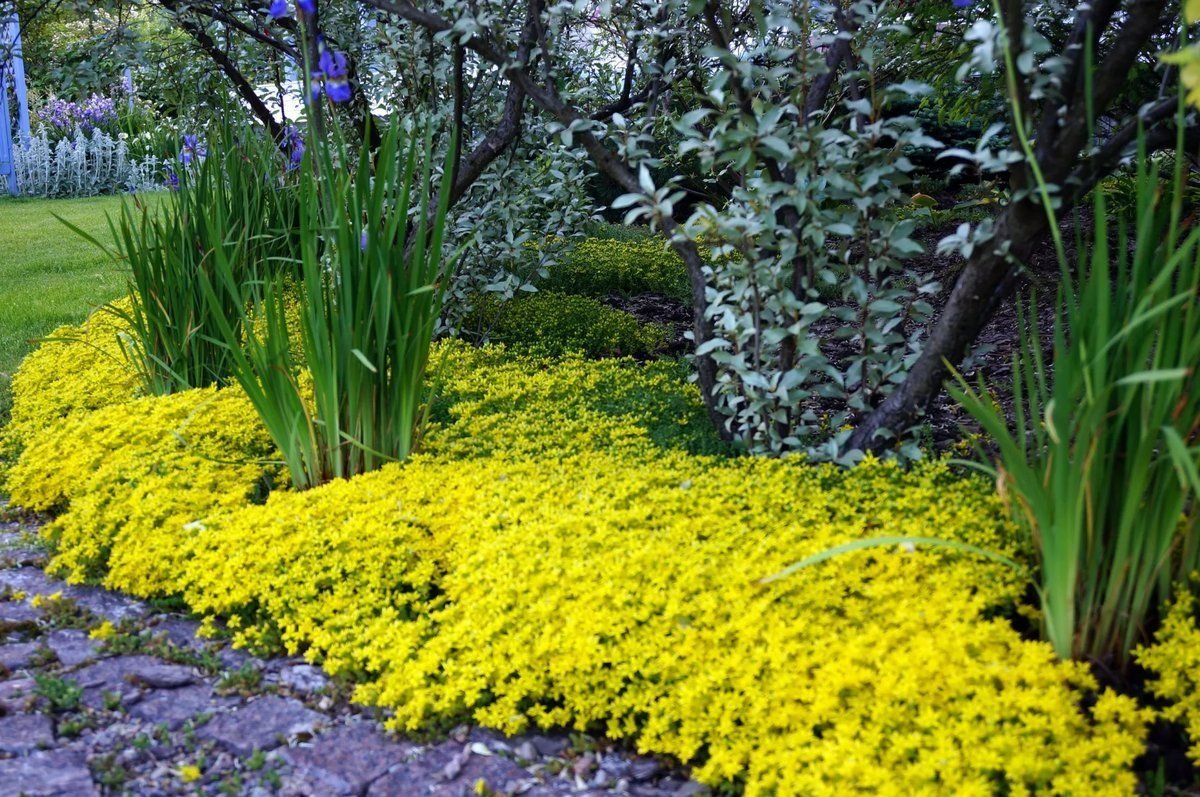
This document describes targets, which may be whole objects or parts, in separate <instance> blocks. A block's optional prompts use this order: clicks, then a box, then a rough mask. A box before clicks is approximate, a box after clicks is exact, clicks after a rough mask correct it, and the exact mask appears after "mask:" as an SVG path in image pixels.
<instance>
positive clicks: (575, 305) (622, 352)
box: [465, 291, 667, 357]
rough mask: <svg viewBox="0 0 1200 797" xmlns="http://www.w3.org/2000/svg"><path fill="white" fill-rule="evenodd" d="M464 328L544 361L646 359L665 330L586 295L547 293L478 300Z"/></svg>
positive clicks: (661, 344)
mask: <svg viewBox="0 0 1200 797" xmlns="http://www.w3.org/2000/svg"><path fill="white" fill-rule="evenodd" d="M465 328H466V329H467V330H469V331H471V332H472V333H473V334H474V335H476V336H477V337H481V338H487V339H488V340H491V341H494V342H496V343H504V344H507V345H508V346H511V347H513V348H516V349H520V350H522V351H527V352H530V353H533V354H540V355H546V356H557V355H561V354H566V353H567V352H580V353H582V354H584V355H585V356H587V357H620V356H629V357H648V356H650V355H652V354H654V353H656V352H659V351H661V350H662V349H663V347H664V346H665V345H666V342H667V330H666V329H665V328H663V327H662V326H660V325H658V324H643V323H640V322H639V321H638V320H637V319H636V318H634V317H633V316H631V315H630V314H629V313H626V312H623V311H621V310H616V309H614V308H612V307H607V306H605V305H603V304H601V303H600V302H598V301H596V300H595V299H591V298H588V297H586V296H574V295H569V294H563V293H555V292H553V291H542V292H539V293H532V294H524V295H520V296H517V297H516V298H514V299H511V300H509V301H507V302H501V301H500V300H499V299H496V298H493V297H491V296H485V297H482V298H481V299H480V300H479V302H478V303H477V304H476V307H475V311H474V312H473V313H472V314H471V315H470V316H468V318H467V320H466V323H465Z"/></svg>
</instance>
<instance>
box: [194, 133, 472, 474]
mask: <svg viewBox="0 0 1200 797" xmlns="http://www.w3.org/2000/svg"><path fill="white" fill-rule="evenodd" d="M431 130H432V128H426V132H425V133H424V134H423V135H422V134H418V133H407V134H406V133H403V132H402V131H401V127H400V125H399V124H397V123H394V124H392V126H391V128H390V130H389V131H388V133H387V135H386V136H385V137H384V139H383V141H382V143H381V145H380V147H379V148H378V149H377V150H375V151H372V150H371V149H370V148H368V147H362V149H361V151H360V153H359V155H358V158H357V160H356V161H355V159H353V158H351V157H350V156H349V154H348V148H347V146H346V144H345V142H344V141H343V140H342V139H340V138H339V139H338V140H337V144H336V145H330V144H328V143H326V142H324V141H323V140H322V139H320V138H319V137H315V136H314V137H313V140H312V141H311V142H310V146H309V147H308V149H307V150H306V152H305V155H304V161H303V163H302V164H301V177H300V188H299V199H300V254H301V258H300V259H301V269H300V271H301V281H300V285H299V287H298V289H297V290H295V291H293V290H290V289H289V286H288V283H287V281H286V280H285V279H284V278H283V277H281V276H278V275H270V274H268V275H265V277H264V278H263V279H261V280H258V281H256V282H255V283H254V288H253V290H252V294H253V296H252V301H251V306H250V307H241V309H240V312H239V313H235V314H233V315H232V316H229V315H225V314H224V308H226V307H227V306H230V305H231V304H238V303H239V301H240V297H241V289H242V285H243V283H242V282H241V278H240V276H239V272H238V261H237V260H236V259H235V258H233V257H230V256H228V253H225V252H218V253H217V256H216V257H215V258H214V269H213V272H212V274H211V276H210V277H206V278H205V281H204V283H203V290H204V297H205V300H206V301H207V303H208V306H209V312H210V313H212V314H213V316H214V317H215V318H216V319H217V323H218V326H219V327H220V335H219V337H218V338H216V339H215V342H219V344H220V345H221V346H222V347H223V348H224V349H225V351H226V352H228V354H229V357H230V360H231V362H232V366H233V367H232V371H233V376H234V378H235V379H236V380H237V382H238V383H239V384H240V385H241V386H242V388H243V389H244V390H245V392H246V394H247V395H248V396H249V398H250V401H251V402H252V403H253V405H254V407H255V409H256V410H257V411H258V413H259V415H260V417H261V418H262V421H263V424H264V425H265V426H266V428H267V430H268V432H269V433H270V435H271V438H272V440H273V441H274V442H275V444H276V446H278V448H279V450H280V451H281V452H282V455H283V459H284V461H285V463H286V464H287V466H288V469H289V471H290V473H291V478H292V481H293V483H294V484H295V486H296V487H297V488H300V489H305V488H309V487H313V486H316V485H319V484H322V483H324V482H327V481H329V480H331V479H338V478H346V477H349V476H352V475H354V474H357V473H362V472H365V471H369V470H373V469H375V468H378V467H379V466H381V465H382V464H384V463H386V462H392V461H396V460H402V459H404V458H406V457H407V456H408V455H409V453H410V452H411V451H412V450H413V449H414V447H415V445H416V442H417V438H418V433H419V427H420V421H421V414H422V407H423V406H424V400H425V394H424V377H425V365H426V361H427V359H428V355H429V346H430V343H431V341H432V339H433V333H434V327H435V325H436V323H437V319H438V315H439V313H440V312H441V308H442V297H443V294H444V292H445V290H446V287H447V283H448V281H449V279H450V277H451V275H450V272H449V262H450V261H448V260H447V259H446V258H445V257H444V256H443V253H442V249H443V244H444V242H445V228H446V224H445V220H446V210H447V205H448V202H449V181H450V179H451V176H452V169H451V168H450V165H451V164H452V162H453V161H452V160H450V158H452V156H453V150H454V147H453V145H452V146H451V147H450V154H449V155H448V156H447V160H446V161H445V163H444V167H443V169H442V177H441V181H440V189H439V191H438V193H437V195H436V197H435V196H434V194H433V187H432V172H433V161H434V157H433V155H432V151H433V150H432V147H433V136H432V133H431ZM428 209H432V212H427V210H428ZM239 307H240V305H239ZM227 319H232V320H227ZM294 329H298V333H297V334H295V335H294V334H293V332H292V330H294ZM296 337H298V340H296V339H295V338H296ZM243 338H244V340H243Z"/></svg>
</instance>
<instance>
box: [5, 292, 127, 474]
mask: <svg viewBox="0 0 1200 797" xmlns="http://www.w3.org/2000/svg"><path fill="white" fill-rule="evenodd" d="M126 334H127V329H126V328H125V326H124V325H123V324H122V323H121V321H120V320H119V319H118V318H117V317H116V316H114V315H113V314H112V313H109V312H107V311H105V310H103V309H101V310H98V311H96V312H95V313H93V314H92V315H91V317H89V318H88V320H87V321H85V322H84V323H83V324H81V325H79V326H64V327H59V328H58V329H56V330H54V331H53V332H51V333H50V334H49V335H47V336H46V341H45V342H44V343H43V344H42V345H41V346H39V347H38V348H37V349H36V350H34V351H33V353H31V354H30V355H29V356H28V357H26V358H25V359H24V361H22V363H21V366H20V367H19V368H18V369H17V372H16V374H14V375H13V383H12V391H13V407H12V420H11V421H10V422H9V424H8V425H7V426H5V427H4V428H3V429H0V483H2V477H3V471H4V468H5V466H6V464H11V462H13V461H15V460H16V458H17V457H18V456H19V455H20V453H21V450H22V449H23V448H24V446H25V443H26V441H28V440H29V438H30V437H32V436H33V435H34V434H36V433H37V432H39V431H41V430H42V429H45V428H47V427H49V426H50V425H52V424H54V423H57V422H58V421H60V420H62V419H63V418H67V417H69V416H71V415H73V414H76V413H79V412H86V411H88V410H94V409H97V408H100V407H107V406H110V405H113V404H120V403H123V402H127V401H131V400H133V398H134V396H135V395H136V392H137V388H138V380H137V376H136V374H134V372H133V371H132V370H131V369H130V367H129V361H128V359H127V357H126V356H125V348H124V344H123V343H122V341H121V337H122V336H123V335H126Z"/></svg>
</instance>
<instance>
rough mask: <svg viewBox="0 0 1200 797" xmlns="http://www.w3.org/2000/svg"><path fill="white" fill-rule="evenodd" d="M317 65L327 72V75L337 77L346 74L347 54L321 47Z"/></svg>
mask: <svg viewBox="0 0 1200 797" xmlns="http://www.w3.org/2000/svg"><path fill="white" fill-rule="evenodd" d="M317 66H319V67H320V68H321V71H322V72H323V73H324V74H325V77H327V78H332V79H335V80H336V79H337V78H343V77H345V76H346V54H345V53H343V52H338V51H337V50H328V49H325V48H324V47H322V48H321V55H320V56H319V57H318V59H317Z"/></svg>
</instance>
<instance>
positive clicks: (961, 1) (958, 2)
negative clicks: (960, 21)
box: [952, 0, 975, 8]
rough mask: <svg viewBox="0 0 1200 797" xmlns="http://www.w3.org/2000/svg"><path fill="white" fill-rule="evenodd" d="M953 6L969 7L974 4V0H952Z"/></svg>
mask: <svg viewBox="0 0 1200 797" xmlns="http://www.w3.org/2000/svg"><path fill="white" fill-rule="evenodd" d="M952 2H953V3H954V7H955V8H970V7H971V6H973V5H975V0H952Z"/></svg>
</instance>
